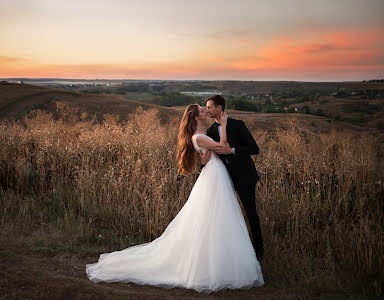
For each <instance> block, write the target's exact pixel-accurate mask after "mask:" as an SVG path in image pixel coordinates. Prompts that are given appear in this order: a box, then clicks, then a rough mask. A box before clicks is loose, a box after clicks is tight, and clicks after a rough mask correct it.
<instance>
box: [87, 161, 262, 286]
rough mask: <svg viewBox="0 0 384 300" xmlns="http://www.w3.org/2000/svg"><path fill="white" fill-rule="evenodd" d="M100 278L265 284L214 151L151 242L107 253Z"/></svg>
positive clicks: (96, 274) (94, 273)
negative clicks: (173, 214)
mask: <svg viewBox="0 0 384 300" xmlns="http://www.w3.org/2000/svg"><path fill="white" fill-rule="evenodd" d="M86 273H87V275H88V277H89V279H90V280H92V281H94V282H100V281H105V282H133V283H136V284H141V285H153V286H159V287H164V288H173V287H183V288H189V289H194V290H196V291H198V292H204V293H210V292H213V291H218V290H222V289H249V288H251V287H253V286H262V285H263V284H264V279H263V274H262V271H261V267H260V264H259V261H258V260H257V258H256V254H255V251H254V249H253V246H252V243H251V240H250V237H249V234H248V230H247V226H246V223H245V221H244V218H243V215H242V212H241V208H240V206H239V204H238V202H237V199H236V195H235V191H234V188H233V184H232V181H231V178H230V176H229V174H228V172H227V170H226V168H225V166H224V164H223V163H222V161H221V160H220V159H219V158H218V157H217V156H216V154H214V153H213V155H212V158H211V159H210V161H209V162H208V163H207V165H206V166H205V167H204V168H203V170H202V172H201V174H200V176H199V177H198V179H197V181H196V183H195V185H194V187H193V189H192V191H191V194H190V196H189V198H188V201H187V202H186V203H185V205H184V206H183V208H182V209H181V210H180V212H179V213H178V214H177V216H176V217H175V218H174V219H173V220H172V221H171V223H169V225H168V227H167V228H166V230H165V231H164V233H163V234H162V235H161V236H160V237H158V238H157V239H155V240H153V241H152V242H150V243H145V244H141V245H137V246H133V247H129V248H127V249H124V250H122V251H116V252H112V253H106V254H101V255H100V258H99V261H98V262H97V263H95V264H88V265H86Z"/></svg>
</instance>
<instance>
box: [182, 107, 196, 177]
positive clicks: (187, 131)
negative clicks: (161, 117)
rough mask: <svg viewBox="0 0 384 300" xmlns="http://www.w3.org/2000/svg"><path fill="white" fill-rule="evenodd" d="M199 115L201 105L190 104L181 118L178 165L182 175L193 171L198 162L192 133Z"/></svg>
mask: <svg viewBox="0 0 384 300" xmlns="http://www.w3.org/2000/svg"><path fill="white" fill-rule="evenodd" d="M198 115H199V105H198V104H191V105H189V106H188V107H187V108H186V110H185V112H184V115H183V118H182V119H181V123H180V127H179V135H178V139H177V166H178V172H179V174H181V175H187V174H189V173H191V172H192V171H193V168H194V166H195V162H196V151H195V148H194V147H193V143H192V135H193V134H194V132H195V131H196V127H197V121H196V119H195V117H197V116H198Z"/></svg>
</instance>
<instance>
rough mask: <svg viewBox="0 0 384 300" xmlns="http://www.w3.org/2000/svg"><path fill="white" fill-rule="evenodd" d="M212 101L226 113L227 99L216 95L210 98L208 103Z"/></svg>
mask: <svg viewBox="0 0 384 300" xmlns="http://www.w3.org/2000/svg"><path fill="white" fill-rule="evenodd" d="M209 100H211V101H213V103H215V106H218V105H221V109H222V110H223V111H224V109H225V99H224V98H223V97H221V96H220V95H214V96H212V97H209V98H208V99H207V102H208V101H209Z"/></svg>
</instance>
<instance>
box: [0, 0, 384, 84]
mask: <svg viewBox="0 0 384 300" xmlns="http://www.w3.org/2000/svg"><path fill="white" fill-rule="evenodd" d="M383 16H384V0H318V1H315V0H237V1H235V0H232V1H229V0H190V1H186V0H185V1H184V0H140V1H139V0H137V1H136V0H65V1H64V0H24V1H23V0H0V78H12V77H29V78H84V79H85V78H87V79H93V78H95V79H101V78H104V79H180V80H183V79H205V80H211V79H214V80H300V81H348V80H366V79H375V78H384V17H383Z"/></svg>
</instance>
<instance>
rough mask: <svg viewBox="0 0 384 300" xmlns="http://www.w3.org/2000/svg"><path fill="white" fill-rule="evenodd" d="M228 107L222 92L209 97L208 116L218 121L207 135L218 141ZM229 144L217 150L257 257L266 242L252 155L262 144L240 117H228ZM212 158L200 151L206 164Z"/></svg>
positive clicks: (259, 258)
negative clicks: (245, 218) (259, 210)
mask: <svg viewBox="0 0 384 300" xmlns="http://www.w3.org/2000/svg"><path fill="white" fill-rule="evenodd" d="M224 109H225V99H224V98H223V97H221V96H220V95H215V96H212V97H210V98H208V99H207V110H208V113H209V116H210V117H211V118H213V119H216V120H215V123H213V125H212V126H211V127H209V128H208V129H207V135H208V136H209V137H211V138H212V139H214V140H215V141H216V142H219V141H220V135H221V126H220V124H219V123H218V122H217V119H218V117H219V116H220V114H221V112H224ZM227 142H228V143H227V144H225V145H223V146H218V147H217V148H216V149H214V150H215V152H216V153H217V154H219V157H220V159H221V160H222V161H223V163H224V165H225V166H226V168H227V170H228V172H229V174H230V176H231V178H232V181H233V184H234V186H235V190H236V191H237V193H238V194H239V196H240V200H241V202H242V203H243V206H244V209H245V213H246V215H247V218H248V221H249V225H250V227H251V232H252V237H253V247H254V248H255V252H256V256H257V259H258V260H261V259H262V258H263V255H264V245H263V239H262V236H261V229H260V220H259V216H258V214H257V211H256V202H255V188H256V182H257V181H258V180H259V175H258V173H257V171H256V168H255V164H254V162H253V160H252V158H251V155H253V154H257V153H259V147H258V146H257V144H256V142H255V140H254V139H253V137H252V135H251V133H250V132H249V130H248V128H247V127H246V126H245V124H244V122H243V121H241V120H235V119H232V118H228V121H227ZM209 159H210V153H209V151H207V152H206V154H205V155H203V154H201V163H202V164H203V165H205V164H206V163H207V162H208V160H209Z"/></svg>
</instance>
